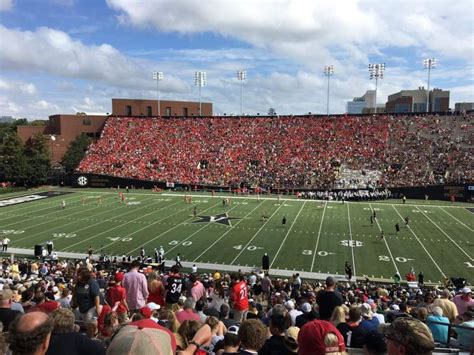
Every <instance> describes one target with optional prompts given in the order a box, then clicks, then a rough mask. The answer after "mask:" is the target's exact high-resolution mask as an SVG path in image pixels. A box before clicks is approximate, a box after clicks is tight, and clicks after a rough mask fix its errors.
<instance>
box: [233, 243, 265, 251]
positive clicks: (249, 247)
mask: <svg viewBox="0 0 474 355" xmlns="http://www.w3.org/2000/svg"><path fill="white" fill-rule="evenodd" d="M232 248H234V249H237V250H241V249H242V244H239V245H234V246H233V247H232ZM246 249H247V250H248V251H255V250H257V249H263V248H262V247H257V246H255V245H249V246H248V247H247V248H246Z"/></svg>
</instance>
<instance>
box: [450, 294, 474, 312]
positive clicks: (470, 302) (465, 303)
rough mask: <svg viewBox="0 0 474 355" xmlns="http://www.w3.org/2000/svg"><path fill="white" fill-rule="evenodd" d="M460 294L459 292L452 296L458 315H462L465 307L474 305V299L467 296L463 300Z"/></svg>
mask: <svg viewBox="0 0 474 355" xmlns="http://www.w3.org/2000/svg"><path fill="white" fill-rule="evenodd" d="M462 296H463V295H462V294H461V295H457V296H454V297H453V302H454V304H455V305H456V308H457V309H458V313H459V315H460V316H462V315H463V314H464V313H465V312H466V311H467V307H469V306H474V299H472V298H471V297H469V298H468V299H467V300H463V299H462Z"/></svg>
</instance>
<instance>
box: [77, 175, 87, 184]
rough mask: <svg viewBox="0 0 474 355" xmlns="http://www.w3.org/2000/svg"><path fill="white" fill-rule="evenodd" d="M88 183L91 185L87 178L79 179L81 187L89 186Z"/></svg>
mask: <svg viewBox="0 0 474 355" xmlns="http://www.w3.org/2000/svg"><path fill="white" fill-rule="evenodd" d="M88 183H89V179H87V177H86V176H83V175H81V176H79V177H78V178H77V184H78V185H79V186H81V187H85V186H87V184H88Z"/></svg>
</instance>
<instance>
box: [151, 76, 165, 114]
mask: <svg viewBox="0 0 474 355" xmlns="http://www.w3.org/2000/svg"><path fill="white" fill-rule="evenodd" d="M153 79H154V80H156V89H157V90H158V116H161V110H160V81H161V80H163V72H162V71H154V72H153Z"/></svg>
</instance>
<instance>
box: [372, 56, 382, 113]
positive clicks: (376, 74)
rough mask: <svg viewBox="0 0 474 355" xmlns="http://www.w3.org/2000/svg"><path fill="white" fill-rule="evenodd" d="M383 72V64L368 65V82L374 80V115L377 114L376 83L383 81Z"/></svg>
mask: <svg viewBox="0 0 474 355" xmlns="http://www.w3.org/2000/svg"><path fill="white" fill-rule="evenodd" d="M384 71H385V63H382V64H369V75H370V80H372V79H373V78H375V114H377V81H378V80H379V79H383V72H384Z"/></svg>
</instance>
